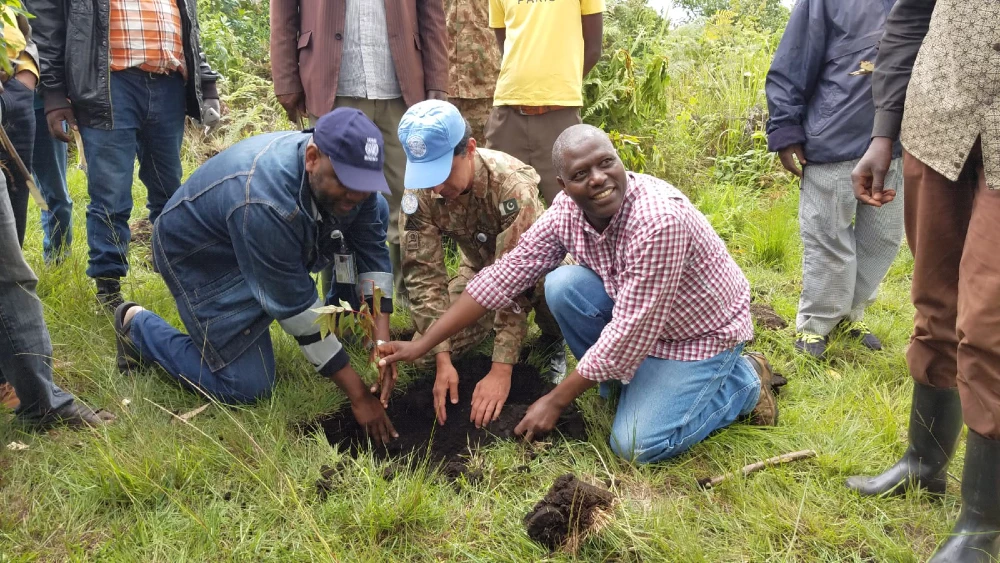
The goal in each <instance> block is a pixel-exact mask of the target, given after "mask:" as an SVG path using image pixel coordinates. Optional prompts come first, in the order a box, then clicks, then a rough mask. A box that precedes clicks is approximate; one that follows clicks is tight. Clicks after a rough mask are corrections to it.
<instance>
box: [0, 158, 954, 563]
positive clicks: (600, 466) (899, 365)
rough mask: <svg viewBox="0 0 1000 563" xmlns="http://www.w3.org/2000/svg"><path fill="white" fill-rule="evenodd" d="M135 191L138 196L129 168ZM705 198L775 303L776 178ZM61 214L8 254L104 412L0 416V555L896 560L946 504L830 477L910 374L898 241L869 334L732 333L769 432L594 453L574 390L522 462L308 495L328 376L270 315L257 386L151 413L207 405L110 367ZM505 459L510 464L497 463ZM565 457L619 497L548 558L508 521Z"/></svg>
mask: <svg viewBox="0 0 1000 563" xmlns="http://www.w3.org/2000/svg"><path fill="white" fill-rule="evenodd" d="M70 183H71V186H72V189H73V195H74V197H75V199H76V201H77V202H80V201H85V188H84V182H83V178H82V174H81V173H80V172H79V171H76V170H72V171H71V173H70ZM136 196H137V200H138V201H141V200H142V193H141V187H139V185H137V189H136ZM713 197H715V198H716V199H719V200H720V201H725V202H733V201H738V202H739V206H737V207H736V210H735V211H733V212H732V213H734V214H736V215H738V216H737V217H729V218H727V219H726V221H727V222H735V223H737V224H740V225H743V226H744V227H745V228H743V229H742V230H741V231H739V232H734V233H732V236H731V237H730V238H729V243H730V247H731V250H732V252H733V254H734V256H736V258H737V260H738V261H739V262H740V263H741V265H742V266H743V268H744V270H745V272H746V274H747V276H748V277H749V278H750V280H751V282H752V285H753V288H754V294H755V298H756V299H757V300H759V301H765V302H768V303H771V304H772V305H773V306H774V307H775V309H776V310H777V311H778V312H779V313H780V314H781V315H782V316H784V317H785V318H788V319H791V318H793V317H794V312H795V306H796V299H797V292H798V288H799V283H800V280H799V273H798V261H799V260H800V256H801V250H800V248H799V243H798V239H797V236H796V232H795V224H796V223H795V210H796V207H797V202H796V198H797V190H795V189H791V187H790V186H787V185H786V186H784V187H783V188H782V191H780V192H778V193H771V192H761V193H753V192H745V193H741V194H740V195H739V197H737V198H735V199H734V198H733V195H732V194H729V193H726V192H725V190H720V191H719V192H718V193H717V195H716V196H711V195H710V194H709V193H708V192H701V193H700V194H698V197H695V200H696V201H698V202H699V204H700V205H702V206H703V207H704V208H705V209H706V210H707V211H708V212H711V211H712V210H713V209H716V208H720V206H718V205H716V204H713ZM713 206H714V207H713ZM33 213H34V210H33ZM74 215H75V216H74V219H75V221H76V223H75V232H74V235H75V241H74V248H73V257H72V259H71V260H70V261H68V262H67V263H65V264H63V265H61V266H59V267H53V268H49V267H46V266H44V265H43V264H42V261H41V259H40V256H41V250H40V247H41V237H40V234H39V232H38V230H37V229H36V228H35V227H34V225H33V227H32V229H30V230H29V233H30V234H29V238H28V241H27V243H26V252H27V255H28V258H29V261H30V262H31V264H32V266H33V267H34V268H35V269H36V271H37V272H38V273H39V276H40V278H41V283H40V286H39V294H40V295H41V297H42V299H43V302H44V304H45V312H46V319H47V321H48V324H49V328H50V331H51V334H52V339H53V342H54V344H55V356H56V359H57V360H59V362H60V363H59V367H58V368H57V370H56V379H57V381H58V382H59V384H60V385H63V386H64V387H66V388H67V389H69V390H71V391H73V392H74V393H76V394H78V395H79V396H80V397H81V398H82V399H84V400H86V401H87V402H88V403H90V404H92V405H95V406H101V407H105V408H108V409H110V410H112V411H114V412H116V413H117V414H118V415H119V420H118V422H117V423H116V424H115V425H113V426H110V427H108V428H107V429H104V430H101V431H95V432H87V431H77V432H74V431H68V430H57V431H53V432H51V433H49V434H47V435H34V434H25V433H23V431H22V430H21V429H20V428H19V427H18V426H16V425H14V424H10V423H7V422H3V423H2V424H0V442H2V443H3V444H8V443H10V442H13V441H20V442H23V443H25V444H27V445H28V449H27V450H23V451H11V450H8V449H6V448H4V449H2V450H0V506H3V507H4V508H3V510H0V560H3V561H55V560H59V561H61V560H110V561H119V560H147V561H160V560H163V561H167V560H169V561H182V560H185V561H186V560H191V561H197V560H213V561H216V560H235V561H240V560H261V559H278V560H296V561H298V560H305V559H309V560H330V559H333V560H345V561H357V560H369V561H388V560H393V561H397V560H410V561H426V560H493V561H513V560H542V559H550V560H570V559H574V558H579V559H583V560H607V559H615V560H628V561H638V560H664V559H668V560H676V561H765V560H767V561H772V560H777V561H815V560H826V561H864V560H870V561H915V560H917V559H919V558H921V557H923V556H926V555H928V554H929V553H930V552H931V551H932V549H933V547H934V545H935V543H936V541H937V540H938V539H939V537H941V535H942V534H945V533H947V531H948V529H949V528H948V523H949V522H950V521H951V520H952V519H953V518H954V516H955V514H956V511H957V502H958V499H957V497H956V493H957V487H956V485H955V483H952V485H951V487H952V490H951V493H952V494H951V495H949V496H948V497H947V498H946V500H945V501H944V502H943V503H940V502H937V503H935V502H931V501H930V500H928V499H927V498H922V497H921V496H920V495H911V496H909V497H906V498H902V499H892V500H874V499H862V498H859V497H857V496H855V495H854V494H851V493H850V492H849V491H847V490H846V489H845V488H844V487H843V486H842V484H843V480H844V478H845V477H846V476H847V475H850V474H852V473H855V472H858V471H872V470H876V469H878V468H880V467H882V466H884V465H886V464H888V463H891V462H892V461H894V460H895V458H896V457H897V455H898V454H899V453H900V452H901V450H902V449H903V445H904V439H905V428H906V426H905V423H906V416H907V411H908V406H909V402H908V394H909V389H910V383H909V379H908V377H907V374H906V369H905V362H904V359H903V350H904V347H905V344H906V341H907V336H908V334H909V327H910V318H911V314H912V311H911V309H910V305H909V303H908V299H907V295H908V293H907V287H908V279H907V275H906V274H907V272H908V270H909V268H908V266H909V263H910V261H911V259H910V257H909V254H908V252H907V251H905V250H904V251H903V252H902V253H901V254H900V257H899V259H898V260H897V263H896V264H895V265H894V267H893V269H892V271H891V272H890V275H889V278H888V279H887V281H886V283H885V286H884V289H883V291H882V294H881V297H880V299H879V301H878V302H877V303H876V305H875V306H873V308H872V310H871V315H870V318H869V320H870V323H871V325H872V326H873V327H874V329H875V330H876V331H877V332H878V333H879V334H880V335H881V336H883V338H884V340H885V343H886V348H887V350H886V351H885V352H883V353H880V354H870V353H866V352H864V351H862V350H861V349H859V347H858V345H857V344H854V343H851V342H848V341H846V340H844V339H834V341H833V343H832V346H831V356H832V358H831V360H830V361H829V363H828V364H819V363H816V362H812V361H807V360H805V359H803V358H801V357H799V356H796V355H795V354H794V353H793V351H792V348H791V340H792V334H791V331H792V329H787V330H785V331H782V332H760V331H759V332H758V335H757V340H756V342H755V343H754V346H753V347H754V348H757V349H761V350H764V351H765V352H766V353H767V354H768V355H769V357H770V358H771V361H772V362H773V363H774V365H775V366H776V368H777V369H778V370H779V371H780V372H782V373H784V374H785V375H786V376H787V377H788V378H789V379H790V384H789V385H788V386H787V387H786V388H785V390H784V391H783V393H782V396H781V399H780V406H781V409H782V411H781V412H782V420H781V425H780V426H779V427H778V428H775V429H759V428H751V427H747V426H741V425H736V426H733V427H731V428H729V429H727V430H725V431H724V432H721V433H718V434H717V435H715V436H713V437H711V438H710V439H709V440H707V441H706V442H704V443H702V444H700V445H698V446H696V447H695V448H694V449H693V450H692V451H691V452H690V453H688V454H686V455H683V456H681V457H680V458H678V459H676V460H674V461H672V462H669V463H663V464H658V465H654V466H647V467H635V466H632V465H629V464H627V463H624V462H622V461H620V460H618V459H616V458H615V457H614V456H613V455H612V454H611V452H610V450H609V448H608V446H607V444H606V441H605V437H606V432H607V428H608V426H609V424H610V414H609V412H608V411H607V409H606V407H604V406H603V405H602V404H601V403H600V401H599V400H598V399H597V398H596V397H595V396H593V394H591V395H588V396H585V397H584V398H583V399H581V403H582V404H583V407H584V409H585V411H586V412H587V415H588V421H589V424H590V426H591V430H592V438H591V440H590V441H589V442H587V443H579V442H573V443H566V444H558V445H554V446H552V447H551V448H549V449H548V450H546V451H545V452H544V453H543V454H542V455H541V456H539V457H537V458H535V459H533V460H532V459H530V456H528V454H527V452H526V451H525V448H524V446H522V445H518V444H514V443H509V444H502V445H498V446H495V447H493V448H491V449H489V450H487V451H485V452H482V453H480V454H478V456H477V459H476V460H475V463H476V464H478V465H480V466H481V467H483V468H484V469H485V470H486V471H485V473H486V479H485V480H484V481H483V482H482V483H479V484H477V485H474V486H472V485H468V484H462V485H461V486H460V487H459V490H458V491H456V489H455V488H454V487H453V486H452V485H450V484H448V483H446V482H444V481H443V480H442V479H441V478H440V477H439V476H438V475H437V474H436V473H435V472H434V471H433V470H432V469H431V468H426V467H423V468H418V469H416V470H414V471H412V472H410V473H407V474H405V476H404V477H397V478H395V479H394V480H392V481H391V482H386V481H385V480H384V479H383V478H382V476H381V475H382V464H381V463H380V462H377V461H375V460H373V459H371V458H368V457H363V458H361V459H357V460H349V461H348V462H347V463H346V465H345V467H344V468H343V469H341V471H340V473H339V475H338V477H337V478H335V490H334V492H333V493H332V494H331V495H330V496H329V498H328V499H327V500H325V501H320V500H319V499H318V498H317V495H316V492H315V488H314V485H313V483H314V481H315V480H316V478H317V477H318V473H319V467H320V466H321V465H323V464H333V463H334V462H336V461H338V460H340V459H341V458H342V457H343V454H342V453H341V452H338V451H336V450H335V449H334V448H332V447H331V446H329V445H328V444H327V443H326V442H325V440H324V438H323V437H322V436H321V435H320V434H318V433H315V432H314V431H311V430H310V429H309V426H308V424H307V423H308V422H309V421H311V420H313V419H315V418H316V417H317V416H318V415H320V414H323V413H329V412H332V411H334V410H336V409H337V408H338V407H339V406H341V405H342V404H344V399H343V397H342V395H341V394H340V393H339V391H338V390H337V389H336V388H335V386H334V385H333V384H332V383H330V382H328V381H324V380H322V379H320V378H318V377H316V376H315V375H314V374H313V373H312V369H311V368H310V366H309V365H308V364H307V362H306V361H305V360H304V359H303V358H302V357H301V356H300V354H299V352H298V351H297V347H296V346H295V344H294V342H293V341H292V340H291V339H290V338H289V337H287V336H286V335H284V334H282V333H281V332H280V330H278V329H277V328H276V329H275V330H274V331H273V333H272V334H273V336H274V339H275V342H276V353H277V357H278V384H277V388H276V390H275V393H274V395H273V396H272V397H271V398H270V399H268V400H266V401H262V402H261V403H258V404H256V405H252V406H247V407H241V408H227V407H220V406H217V405H215V406H212V407H210V408H209V410H207V411H205V412H204V413H202V414H201V415H199V416H197V417H196V418H194V419H192V420H191V421H190V423H188V424H184V423H178V422H172V421H171V419H172V418H173V417H172V416H171V414H170V413H171V412H184V411H188V410H190V409H193V408H195V407H197V406H199V405H201V404H203V403H204V402H206V401H205V399H204V398H202V397H199V396H196V395H194V394H190V393H187V392H184V391H182V390H181V389H180V388H178V387H177V386H176V385H175V384H173V383H172V382H170V381H168V380H167V379H166V378H165V377H164V376H163V375H162V374H157V373H155V372H152V373H145V374H141V375H138V376H136V377H134V378H127V377H122V376H120V375H119V374H118V373H117V372H116V370H115V369H114V363H113V357H114V340H113V336H112V328H111V319H110V317H109V316H108V315H107V314H104V313H98V312H96V311H95V307H94V306H93V305H92V302H93V301H92V293H91V292H92V288H91V284H90V281H89V280H88V279H87V278H86V276H85V274H84V269H85V261H86V244H85V240H86V238H85V231H84V228H83V226H84V214H83V206H82V205H79V204H78V205H77V207H76V210H75V212H74ZM34 216H35V215H33V217H34ZM144 252H145V249H144V248H142V247H135V248H133V249H132V255H131V258H132V261H133V264H136V266H134V267H133V270H132V273H131V275H130V276H129V278H128V281H127V284H126V286H125V291H126V294H127V296H129V297H130V298H133V299H137V300H138V301H140V302H142V303H143V304H145V305H147V306H148V307H150V308H152V309H153V310H155V311H157V312H158V313H160V314H162V315H164V316H165V317H166V318H167V319H168V320H169V321H170V322H173V323H175V324H179V321H178V318H177V314H176V309H175V307H174V306H173V304H172V302H171V298H170V296H169V293H168V292H167V290H166V288H165V286H164V285H163V283H162V281H161V280H160V279H159V278H158V277H157V276H155V275H154V274H153V273H152V272H151V271H150V270H149V269H148V268H147V267H146V266H145V265H144V264H143V262H142V259H143V256H144ZM395 321H396V323H397V324H402V323H403V322H405V319H401V318H400V317H399V316H398V315H397V318H396V319H395ZM126 403H127V404H126ZM7 418H9V417H7ZM803 448H815V449H816V450H817V451H818V452H819V457H818V458H817V459H816V460H813V461H807V462H802V463H799V464H795V465H790V466H786V467H782V468H777V469H771V470H767V471H765V472H763V473H760V474H757V475H755V476H753V477H752V478H750V479H746V480H736V481H731V482H728V483H726V484H724V485H722V486H720V487H719V488H718V489H716V490H712V491H702V490H700V489H698V488H697V486H696V485H695V481H696V479H697V478H699V477H704V476H706V475H710V474H715V473H718V472H724V471H729V470H734V469H737V468H739V467H741V466H742V465H744V464H746V463H749V462H752V461H756V460H758V459H762V458H766V457H770V456H772V455H776V454H778V453H784V452H788V451H792V450H798V449H803ZM959 459H960V458H959ZM524 464H527V465H529V466H530V467H531V472H530V474H522V473H519V472H516V471H513V468H515V467H517V466H520V465H524ZM566 471H573V472H576V473H577V474H578V475H580V476H582V477H584V478H585V479H589V480H591V481H594V482H598V481H602V480H604V479H609V478H611V477H614V478H615V479H616V484H615V486H614V490H615V492H616V494H617V495H618V498H619V499H620V500H619V503H618V505H617V506H616V508H615V509H614V511H613V514H612V515H611V518H610V519H608V520H607V521H606V522H605V523H604V525H603V527H602V529H600V531H599V532H597V533H595V534H593V535H591V536H590V537H589V538H587V539H585V540H584V541H583V542H582V543H581V544H580V545H579V547H578V550H577V551H576V553H565V552H563V553H556V554H548V553H546V551H545V550H544V549H543V548H541V547H539V546H538V545H536V544H534V543H532V542H531V541H530V540H528V539H527V537H526V536H525V534H524V532H523V528H522V525H521V518H522V516H523V515H524V514H525V513H526V512H527V511H528V510H530V508H531V506H532V505H533V503H534V502H535V501H536V500H538V499H539V498H541V496H543V495H544V492H545V490H546V488H547V486H548V485H549V484H550V483H551V481H552V480H553V479H554V478H555V477H556V476H558V475H559V474H561V473H563V472H566ZM952 471H953V473H956V472H957V471H958V468H957V467H956V468H953V469H952Z"/></svg>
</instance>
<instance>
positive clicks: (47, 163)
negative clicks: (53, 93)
mask: <svg viewBox="0 0 1000 563" xmlns="http://www.w3.org/2000/svg"><path fill="white" fill-rule="evenodd" d="M35 98H36V103H35V150H34V154H33V156H32V159H33V161H34V163H33V170H32V172H33V173H34V176H35V185H37V186H38V191H39V192H41V194H42V197H43V198H45V203H46V204H47V205H48V206H49V209H48V211H42V212H41V214H42V234H43V237H42V251H43V253H44V254H43V255H44V257H45V262H46V263H49V262H52V261H58V260H61V259H62V258H64V257H66V256H67V255H69V251H70V248H71V247H72V245H73V200H72V199H71V198H70V196H69V189H68V187H67V185H66V152H67V147H66V143H64V142H62V141H60V140H58V139H53V138H52V136H51V135H49V126H48V123H47V122H46V120H45V108H44V107H41V106H40V104H38V103H37V100H38V99H40V98H41V96H40V95H39V94H37V93H36V94H35Z"/></svg>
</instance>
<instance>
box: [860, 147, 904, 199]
mask: <svg viewBox="0 0 1000 563" xmlns="http://www.w3.org/2000/svg"><path fill="white" fill-rule="evenodd" d="M891 164H892V139H890V138H889V137H875V138H873V139H872V143H871V145H869V146H868V150H867V151H866V152H865V155H864V156H862V157H861V160H860V161H858V165H857V166H855V167H854V171H853V172H851V184H852V185H853V186H854V197H855V198H857V200H858V201H860V202H861V203H864V204H867V205H873V206H875V207H882V206H883V205H885V204H887V203H889V202H890V201H892V200H893V199H895V197H896V190H886V189H884V187H885V175H886V172H888V171H889V166H890V165H891Z"/></svg>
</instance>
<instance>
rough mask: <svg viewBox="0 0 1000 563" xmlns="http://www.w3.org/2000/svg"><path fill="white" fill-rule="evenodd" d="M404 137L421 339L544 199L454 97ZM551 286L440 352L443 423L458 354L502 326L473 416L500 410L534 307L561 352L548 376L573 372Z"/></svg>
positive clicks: (412, 285)
mask: <svg viewBox="0 0 1000 563" xmlns="http://www.w3.org/2000/svg"><path fill="white" fill-rule="evenodd" d="M399 139H400V142H401V143H402V145H403V150H404V152H406V160H407V162H406V176H405V178H404V182H403V183H404V185H405V186H406V188H407V190H406V192H405V193H404V196H403V202H402V210H401V213H400V216H399V222H400V225H404V233H403V240H402V242H403V259H402V262H403V275H404V277H405V280H406V284H407V287H408V288H409V291H410V305H411V310H410V315H411V316H412V318H413V321H414V324H415V325H416V327H417V331H418V335H417V336H415V338H419V334H422V333H424V332H426V331H427V329H428V328H429V327H430V325H431V323H433V322H434V321H436V320H437V319H438V318H440V317H441V315H443V314H444V312H445V311H447V310H448V307H449V306H450V305H451V302H452V301H453V300H454V299H457V298H458V297H459V296H460V295H461V294H462V292H463V291H464V290H465V286H466V284H467V283H468V282H469V280H471V279H472V278H473V277H474V276H475V275H476V273H477V272H479V271H480V270H481V269H483V268H485V267H486V266H489V265H490V264H492V263H493V261H494V260H495V259H496V258H497V257H499V256H502V255H503V254H505V253H506V252H508V251H509V250H511V249H512V248H514V246H516V245H517V241H518V240H519V239H520V237H521V233H523V232H524V231H526V230H527V229H528V227H530V226H531V225H532V224H533V223H534V222H535V220H536V219H537V218H538V217H539V216H540V215H541V214H542V212H543V210H544V206H543V204H542V201H541V199H540V198H539V196H538V179H539V178H538V174H536V173H535V171H534V169H532V168H531V167H530V166H528V165H526V164H523V163H522V162H521V161H519V160H517V159H515V158H514V157H512V156H509V155H507V154H504V153H501V152H497V151H492V150H487V149H481V148H477V147H476V140H475V139H474V138H473V137H472V131H471V126H470V125H469V123H468V122H467V121H466V120H465V119H463V118H462V115H461V114H460V113H459V112H458V109H457V108H456V107H455V106H454V105H452V104H450V103H448V102H442V101H437V100H428V101H425V102H420V103H418V104H416V105H414V106H413V107H411V108H410V109H409V110H408V111H407V112H406V114H404V115H403V119H402V120H401V121H400V125H399ZM428 188H430V189H428ZM443 236H447V237H448V238H450V239H451V240H453V241H454V242H455V243H456V244H457V245H458V249H459V255H460V259H461V263H460V265H459V268H458V274H457V275H456V276H454V277H453V278H451V279H450V280H449V279H448V271H447V268H446V266H445V256H444V245H443V240H442V237H443ZM543 284H544V279H543V280H540V281H539V282H538V284H537V285H536V287H535V288H534V289H533V290H532V291H529V292H528V294H527V295H522V296H521V297H520V298H519V300H518V303H517V307H516V308H514V309H513V310H500V311H498V312H497V313H496V315H495V316H494V317H493V318H490V317H489V316H485V317H483V320H481V321H480V323H479V324H475V325H472V326H471V327H470V328H468V329H466V330H464V331H462V332H460V333H459V334H458V335H456V336H455V337H452V338H451V339H450V340H445V341H444V342H442V343H441V344H439V345H438V346H437V347H435V348H434V349H433V350H432V352H433V355H434V359H435V360H436V362H437V382H436V384H435V390H434V394H435V406H436V407H437V406H439V405H440V408H439V409H438V418H439V420H440V421H441V422H442V423H443V422H444V418H445V416H444V408H443V406H444V394H445V391H446V390H448V389H451V390H452V395H451V396H452V399H453V401H454V400H456V399H457V386H458V374H457V373H456V372H455V368H454V366H453V365H452V363H451V356H452V355H459V354H462V353H464V352H466V351H469V350H471V349H472V348H474V347H475V346H477V345H478V344H480V343H481V342H482V341H483V340H485V339H486V337H487V336H488V335H489V332H490V330H495V331H496V339H495V341H494V344H493V368H492V369H491V370H490V373H489V374H488V375H487V376H486V377H485V378H484V379H483V380H482V381H481V382H480V383H479V384H478V385H477V386H476V390H475V392H474V394H473V398H472V404H473V411H472V420H473V422H475V423H476V424H477V425H482V424H485V423H487V422H489V421H491V420H493V419H495V418H496V416H499V414H500V409H501V408H502V406H503V402H504V401H505V400H506V397H507V393H508V392H509V391H510V373H511V369H512V368H513V365H514V364H515V363H517V361H518V358H519V356H520V354H521V345H522V343H523V341H524V338H525V336H526V334H527V331H528V311H529V310H530V309H534V310H535V321H536V323H538V326H539V328H541V330H542V338H541V340H540V344H539V346H540V347H541V346H544V347H545V348H546V351H550V352H551V354H552V357H551V359H550V363H549V368H548V370H547V372H546V373H545V374H543V375H544V376H545V377H547V378H551V379H553V380H556V381H558V380H561V379H562V377H563V376H564V375H565V372H566V349H565V342H564V341H563V339H562V335H561V334H560V332H559V325H558V324H557V323H556V322H555V319H554V318H552V316H551V313H549V311H548V308H547V307H545V304H544V294H545V292H544V286H543ZM428 358H430V356H428Z"/></svg>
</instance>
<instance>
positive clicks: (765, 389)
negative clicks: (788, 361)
mask: <svg viewBox="0 0 1000 563" xmlns="http://www.w3.org/2000/svg"><path fill="white" fill-rule="evenodd" d="M743 357H744V358H746V359H748V360H750V363H751V364H753V369H754V371H756V372H757V377H758V378H760V398H759V399H757V406H756V407H754V409H753V412H752V413H750V423H751V424H754V425H756V426H777V425H778V400H777V398H776V397H775V395H774V387H773V386H774V370H772V369H771V364H770V363H768V361H767V358H765V357H764V354H761V353H760V352H747V353H746V354H744V355H743Z"/></svg>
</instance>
